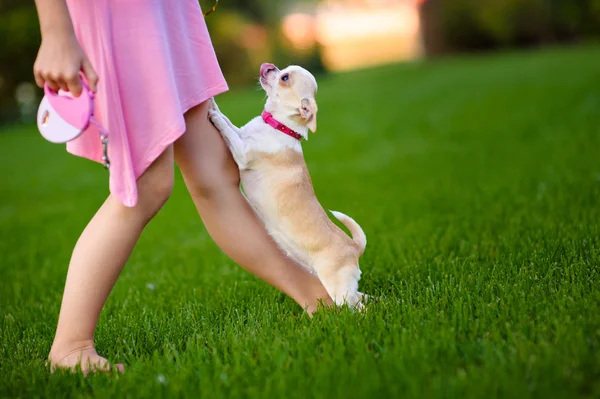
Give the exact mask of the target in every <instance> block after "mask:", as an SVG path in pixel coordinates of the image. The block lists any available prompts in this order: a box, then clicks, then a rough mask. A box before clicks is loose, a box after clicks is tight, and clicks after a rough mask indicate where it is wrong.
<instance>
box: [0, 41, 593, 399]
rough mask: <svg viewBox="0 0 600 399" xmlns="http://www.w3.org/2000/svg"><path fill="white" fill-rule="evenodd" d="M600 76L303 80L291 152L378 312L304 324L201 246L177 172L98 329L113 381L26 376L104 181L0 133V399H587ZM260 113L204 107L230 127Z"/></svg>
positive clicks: (571, 69)
mask: <svg viewBox="0 0 600 399" xmlns="http://www.w3.org/2000/svg"><path fill="white" fill-rule="evenodd" d="M599 71H600V47H594V46H587V47H580V48H574V49H573V48H572V49H552V50H544V51H536V52H521V53H509V54H502V55H490V56H485V57H465V58H455V59H449V60H445V61H438V62H429V63H416V64H410V65H402V66H390V67H385V68H378V69H372V70H368V71H360V72H354V73H348V74H340V75H334V76H330V77H327V78H323V79H321V81H320V90H319V96H318V101H319V124H318V127H319V129H318V133H317V134H315V135H311V137H310V140H309V141H308V142H307V143H306V144H305V154H306V159H307V162H308V165H309V169H310V171H311V174H312V177H313V181H314V185H315V189H316V192H317V195H318V197H319V199H320V200H321V202H322V204H323V205H324V206H325V207H326V208H330V209H336V210H340V211H342V212H345V213H348V214H349V215H351V216H352V217H354V218H355V219H356V220H357V221H358V222H359V223H360V224H361V225H362V227H363V228H364V230H365V232H366V233H367V236H368V238H369V244H368V246H367V251H366V253H365V255H364V257H363V259H362V263H361V267H362V270H363V279H362V281H361V288H362V289H364V290H365V291H366V292H368V293H371V294H379V295H382V296H383V299H382V301H381V302H380V303H379V304H377V305H372V306H370V308H369V311H368V312H367V313H366V314H353V313H352V312H351V311H348V310H344V309H342V310H339V309H338V310H336V311H330V312H324V313H322V314H318V315H317V316H316V317H315V318H314V319H312V320H311V319H309V318H308V317H306V316H304V315H303V314H302V312H301V311H300V309H299V308H298V307H297V306H296V305H295V304H294V303H293V302H292V301H291V300H290V299H288V298H286V297H285V296H283V295H282V294H280V293H279V292H277V291H276V290H275V289H273V288H271V287H270V286H268V285H267V284H265V283H263V282H262V281H260V280H258V279H256V278H254V277H253V276H252V275H250V274H248V273H247V272H245V271H243V270H242V269H241V268H240V267H238V266H237V265H235V264H234V263H233V262H231V261H230V260H229V259H228V258H227V257H225V256H224V255H223V254H222V253H221V252H220V251H219V249H218V248H217V247H216V246H215V245H214V243H213V242H212V241H211V239H210V237H209V236H208V235H207V233H206V231H205V230H204V228H203V226H202V224H201V222H200V219H199V217H198V216H197V214H196V212H195V210H194V208H193V205H192V202H191V200H190V198H189V196H188V195H187V193H186V191H185V187H184V185H183V182H182V180H181V177H180V176H179V174H178V175H177V180H176V188H175V192H174V194H173V196H172V198H171V200H170V201H169V203H168V204H167V205H166V207H165V208H164V210H163V211H162V212H161V213H160V214H159V215H158V216H157V218H156V219H155V220H154V221H153V222H152V223H151V224H150V225H149V226H148V228H147V230H146V231H145V233H144V235H143V236H142V239H141V241H140V242H139V245H138V246H137V247H136V250H135V252H134V254H133V256H132V257H131V259H130V261H129V263H128V264H127V266H126V268H125V270H124V272H123V274H122V276H121V278H120V280H119V282H118V283H117V285H116V288H115V290H114V292H113V294H112V295H111V297H110V298H109V301H108V303H107V306H106V308H105V310H104V312H103V313H102V316H101V320H100V324H99V326H98V330H97V334H96V339H97V347H98V350H99V351H100V352H101V353H102V354H104V355H106V356H107V357H108V358H109V359H110V360H112V361H115V362H123V363H125V364H126V367H127V373H126V374H124V375H122V376H120V377H116V376H109V375H96V376H92V377H89V378H87V379H86V378H83V377H81V376H72V375H50V374H49V373H48V371H47V370H46V369H45V368H44V365H43V362H44V359H45V357H46V355H47V353H48V351H49V348H50V344H51V340H52V336H53V332H54V328H55V325H56V319H57V315H58V310H59V305H60V299H61V294H62V288H63V283H64V278H65V275H66V267H67V263H68V260H69V257H70V252H71V250H72V247H73V245H74V243H75V241H76V239H77V237H78V234H79V233H80V232H81V230H82V229H83V227H84V226H85V224H86V222H87V221H88V220H89V219H90V217H91V216H92V214H93V213H94V211H95V210H96V209H97V207H98V206H99V205H100V204H101V202H102V201H103V198H104V196H105V195H106V193H107V186H106V180H105V178H106V174H105V172H104V170H102V168H101V167H100V166H99V165H96V164H93V163H91V162H89V161H86V160H82V159H79V158H76V157H73V156H69V155H67V154H66V153H65V151H64V147H63V146H55V145H51V144H49V143H46V142H44V141H43V140H42V139H41V137H40V136H39V135H38V134H37V132H36V131H35V128H33V127H27V128H13V129H7V130H8V131H6V132H3V134H0V170H1V171H2V177H1V180H2V183H1V184H0V273H1V274H0V295H1V297H0V397H41V396H45V397H62V396H83V397H87V396H94V397H102V398H104V397H124V396H127V397H138V396H140V397H157V396H165V397H166V396H169V397H170V396H175V397H179V396H189V397H252V398H258V397H262V398H306V397H314V398H363V397H373V398H375V397H379V396H381V397H384V398H388V397H402V398H411V397H413V398H424V397H460V398H465V397H472V398H482V397H509V398H526V397H540V398H542V397H543V398H547V397H556V398H573V397H600V349H599V345H600V266H599V263H600V206H599V205H600V73H599ZM262 99H263V95H262V93H260V92H257V91H242V92H233V93H228V94H226V95H224V96H222V98H219V103H220V105H221V108H222V109H223V110H224V111H225V112H226V113H227V114H228V115H230V117H231V118H232V120H233V121H234V122H235V123H240V124H241V123H243V122H245V121H246V120H248V118H250V117H252V116H254V115H257V114H258V113H259V112H260V110H261V101H262ZM149 287H150V288H149ZM152 287H153V289H152ZM160 376H162V377H160ZM161 381H162V382H161Z"/></svg>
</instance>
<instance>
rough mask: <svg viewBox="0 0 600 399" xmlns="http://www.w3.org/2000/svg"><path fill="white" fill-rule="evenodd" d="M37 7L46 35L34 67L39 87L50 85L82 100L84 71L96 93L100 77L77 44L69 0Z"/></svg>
mask: <svg viewBox="0 0 600 399" xmlns="http://www.w3.org/2000/svg"><path fill="white" fill-rule="evenodd" d="M35 5H36V8H37V12H38V18H39V20H40V31H41V33H42V44H41V45H40V50H39V52H38V55H37V58H36V60H35V64H34V66H33V71H34V76H35V81H36V83H37V85H38V86H40V87H43V86H44V83H48V86H50V88H51V89H52V90H54V91H57V90H58V89H63V90H67V91H70V92H71V93H73V94H74V95H75V96H79V94H81V80H80V77H79V71H83V73H84V74H85V76H86V78H87V80H88V82H89V84H90V88H91V89H92V90H94V91H95V90H96V83H97V81H98V77H97V76H96V72H95V71H94V68H93V67H92V65H91V64H90V61H89V60H88V58H87V56H86V55H85V53H84V52H83V50H82V48H81V46H80V45H79V43H78V42H77V38H76V37H75V32H74V30H73V24H72V22H71V17H70V15H69V9H68V8H67V4H66V2H65V0H35Z"/></svg>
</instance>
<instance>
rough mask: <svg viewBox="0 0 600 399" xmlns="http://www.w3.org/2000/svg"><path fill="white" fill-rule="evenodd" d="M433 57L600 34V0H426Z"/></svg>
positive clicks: (425, 32)
mask: <svg viewBox="0 0 600 399" xmlns="http://www.w3.org/2000/svg"><path fill="white" fill-rule="evenodd" d="M420 11H421V23H422V26H423V41H424V45H425V48H426V51H427V53H428V54H429V55H436V54H445V53H452V52H457V51H473V50H488V49H496V48H506V47H517V46H529V45H540V44H546V43H556V42H572V41H577V40H582V39H586V38H590V37H596V38H597V37H599V36H600V0H425V1H424V2H423V3H422V5H421V10H420Z"/></svg>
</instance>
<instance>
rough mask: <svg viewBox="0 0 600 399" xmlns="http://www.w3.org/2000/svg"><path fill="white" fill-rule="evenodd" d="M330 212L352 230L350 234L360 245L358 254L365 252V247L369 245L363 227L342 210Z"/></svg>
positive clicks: (358, 245)
mask: <svg viewBox="0 0 600 399" xmlns="http://www.w3.org/2000/svg"><path fill="white" fill-rule="evenodd" d="M330 212H331V213H332V214H333V216H335V218H336V219H337V220H339V221H340V222H342V224H343V225H344V226H346V227H347V228H348V230H350V234H352V239H353V240H354V242H355V243H356V246H357V247H358V256H360V255H362V254H363V252H365V248H366V246H367V236H366V235H365V232H364V231H363V229H362V228H361V227H360V226H359V225H358V223H356V222H355V221H354V219H352V218H351V217H350V216H348V215H344V214H343V213H341V212H336V211H330Z"/></svg>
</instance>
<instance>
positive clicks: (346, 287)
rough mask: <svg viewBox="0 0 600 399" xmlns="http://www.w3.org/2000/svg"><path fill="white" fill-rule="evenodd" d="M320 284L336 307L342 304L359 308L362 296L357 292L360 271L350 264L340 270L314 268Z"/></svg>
mask: <svg viewBox="0 0 600 399" xmlns="http://www.w3.org/2000/svg"><path fill="white" fill-rule="evenodd" d="M315 269H316V271H317V275H318V276H319V279H320V280H321V283H322V284H323V286H324V287H325V289H326V290H327V293H328V294H329V296H330V297H331V299H333V301H334V302H335V304H336V305H338V306H342V305H344V303H346V304H348V305H349V306H352V307H354V306H356V307H361V303H360V302H361V299H362V295H361V294H360V293H359V292H358V281H359V280H360V274H361V272H360V269H359V268H358V267H357V265H355V264H352V265H348V266H343V267H340V268H331V267H330V266H329V267H325V268H318V267H316V268H315Z"/></svg>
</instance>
